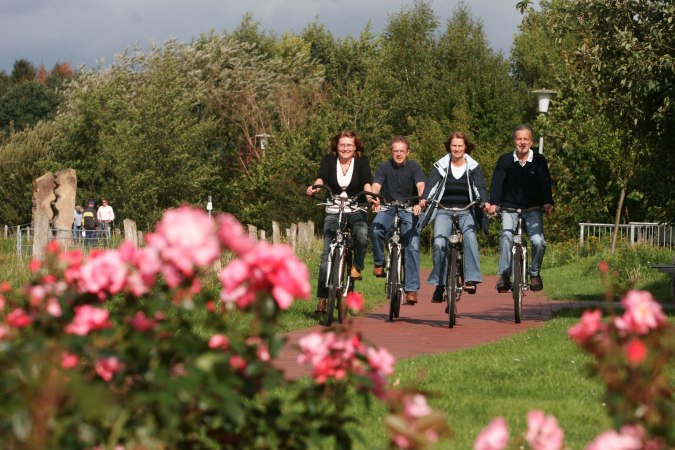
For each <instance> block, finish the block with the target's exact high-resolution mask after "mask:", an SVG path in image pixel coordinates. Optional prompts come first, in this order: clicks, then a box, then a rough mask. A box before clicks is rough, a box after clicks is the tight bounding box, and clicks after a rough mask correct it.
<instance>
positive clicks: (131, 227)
mask: <svg viewBox="0 0 675 450" xmlns="http://www.w3.org/2000/svg"><path fill="white" fill-rule="evenodd" d="M123 223H124V239H126V240H131V241H132V242H134V244H135V245H136V246H138V244H139V243H140V242H143V234H142V233H141V232H138V231H137V230H136V223H135V222H134V221H132V220H129V219H125V220H124V222H123ZM247 228H248V233H249V236H250V237H251V238H253V239H259V240H267V236H266V232H265V230H258V229H257V228H256V227H255V226H253V225H248V226H247ZM48 234H49V237H48V239H47V240H55V241H57V242H58V243H59V244H60V246H61V247H62V248H73V247H80V248H82V249H83V250H88V249H93V248H99V249H105V248H116V247H117V246H118V245H119V244H120V242H121V240H122V236H121V234H122V231H121V230H120V229H119V228H115V227H114V225H113V227H112V230H111V233H110V235H108V234H106V233H105V232H104V231H103V230H95V231H94V232H93V233H92V235H91V236H90V237H89V238H87V237H86V236H85V235H84V234H82V235H79V234H76V233H74V232H73V231H72V230H70V229H67V230H60V229H54V228H50V229H49V230H48ZM12 237H15V241H16V254H17V256H19V257H26V258H28V257H32V256H34V253H33V244H34V243H35V241H36V239H35V230H34V229H33V228H32V227H31V226H30V225H17V226H16V227H9V226H7V225H5V239H10V238H12ZM313 241H314V222H312V221H311V220H310V221H307V222H300V223H297V224H295V223H294V224H291V225H290V227H288V228H286V229H285V235H284V236H283V237H282V233H281V228H280V226H279V223H278V222H272V242H273V243H275V244H278V243H281V242H285V243H287V244H289V245H290V246H291V247H292V248H293V250H294V251H295V250H298V249H300V250H302V249H306V248H309V247H311V245H312V242H313Z"/></svg>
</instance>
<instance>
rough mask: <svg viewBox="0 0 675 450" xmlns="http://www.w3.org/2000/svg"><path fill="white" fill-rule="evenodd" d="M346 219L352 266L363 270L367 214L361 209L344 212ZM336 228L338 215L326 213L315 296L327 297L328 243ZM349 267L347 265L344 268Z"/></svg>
mask: <svg viewBox="0 0 675 450" xmlns="http://www.w3.org/2000/svg"><path fill="white" fill-rule="evenodd" d="M344 217H345V219H346V220H347V226H349V228H351V230H352V239H353V240H354V262H353V264H354V267H356V268H357V269H358V270H359V271H361V270H363V266H364V260H365V259H366V251H367V250H368V216H367V215H366V213H365V212H363V211H357V212H354V213H349V214H344ZM337 228H338V215H337V214H326V217H325V219H324V221H323V252H322V253H321V265H320V266H319V282H318V285H317V287H316V296H317V297H320V298H326V297H328V289H327V288H326V277H327V272H328V254H329V253H330V243H331V241H332V240H333V239H334V238H335V235H336V234H337ZM349 269H350V268H349V267H347V268H346V270H349Z"/></svg>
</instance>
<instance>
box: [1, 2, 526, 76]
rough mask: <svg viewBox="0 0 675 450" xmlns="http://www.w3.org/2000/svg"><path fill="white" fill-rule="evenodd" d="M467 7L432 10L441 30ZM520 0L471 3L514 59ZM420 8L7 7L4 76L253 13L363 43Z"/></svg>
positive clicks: (276, 26) (264, 24) (226, 23)
mask: <svg viewBox="0 0 675 450" xmlns="http://www.w3.org/2000/svg"><path fill="white" fill-rule="evenodd" d="M459 3H460V2H459V0H432V1H431V2H430V4H431V6H432V8H433V9H434V11H435V12H436V15H437V16H438V17H439V18H440V20H441V24H442V26H441V29H442V30H443V29H444V28H445V26H444V25H445V22H446V21H447V20H448V19H449V18H450V17H451V16H452V13H453V11H454V10H455V8H456V7H457V5H458V4H459ZM516 3H517V1H516V0H465V4H466V5H467V6H468V7H469V9H470V10H471V12H472V14H473V16H474V17H475V18H477V19H480V20H481V21H482V22H483V25H484V29H485V33H486V35H487V37H488V40H489V41H490V44H491V46H492V48H494V49H495V50H497V51H500V50H501V51H503V52H504V54H505V55H507V54H508V52H509V49H510V47H511V44H512V42H513V36H514V34H515V33H517V31H518V29H517V27H518V24H519V23H520V20H521V15H520V13H519V12H518V11H517V10H516V7H515V5H516ZM413 4H414V2H413V0H189V1H188V0H0V70H5V71H6V72H7V73H8V74H9V73H11V71H12V65H13V64H14V61H16V60H17V59H21V58H25V59H27V60H29V61H30V62H32V63H33V64H34V65H35V66H36V67H39V66H40V64H44V65H45V67H46V68H47V69H49V70H51V69H52V67H53V66H54V64H55V63H56V62H69V63H71V64H72V65H73V66H74V67H77V66H79V65H80V64H85V65H86V66H88V67H90V68H93V67H96V66H97V64H96V63H97V61H98V60H101V59H103V60H104V61H105V64H110V63H111V62H113V60H114V55H115V54H116V53H118V52H121V51H123V50H124V49H125V48H127V47H134V46H135V45H137V44H139V45H141V46H143V47H145V46H146V45H147V44H148V43H149V42H157V43H163V42H165V41H166V40H167V39H168V38H170V37H176V38H178V39H179V40H181V41H184V42H190V41H191V40H192V38H194V37H197V36H199V35H200V34H201V33H206V32H209V31H210V30H215V31H216V32H217V33H222V32H223V31H228V32H229V31H232V30H234V28H236V26H237V25H238V24H239V23H240V22H241V19H242V17H243V15H244V14H245V13H246V12H251V13H252V14H253V17H254V19H255V20H256V21H258V22H259V23H260V30H270V31H274V32H275V33H276V34H277V35H280V34H282V33H283V32H285V31H290V32H294V33H300V32H302V30H303V28H304V27H305V26H306V25H307V24H309V23H311V22H312V21H314V19H315V18H316V19H318V22H319V23H320V24H323V25H325V26H326V28H327V29H328V30H329V31H330V32H331V33H332V34H333V35H334V36H336V37H344V36H347V35H352V36H355V37H358V36H359V34H360V33H361V31H362V30H363V29H364V27H365V26H366V24H367V23H368V21H370V22H371V24H372V27H373V31H374V32H375V33H379V32H381V31H383V29H384V27H385V26H386V24H387V19H388V17H389V16H390V15H392V14H395V13H397V12H399V11H401V9H402V8H403V7H404V6H405V5H408V6H409V7H412V5H413Z"/></svg>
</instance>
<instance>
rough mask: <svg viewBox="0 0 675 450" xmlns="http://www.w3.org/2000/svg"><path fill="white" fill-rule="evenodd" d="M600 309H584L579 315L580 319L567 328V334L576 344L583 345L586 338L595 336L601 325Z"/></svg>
mask: <svg viewBox="0 0 675 450" xmlns="http://www.w3.org/2000/svg"><path fill="white" fill-rule="evenodd" d="M601 319H602V311H600V310H599V309H596V310H594V311H584V313H583V314H582V316H581V321H580V322H579V323H578V324H576V325H574V326H571V327H570V328H569V330H568V331H567V335H568V336H569V337H570V338H572V340H574V341H575V342H576V343H577V344H580V345H583V344H584V343H586V341H587V340H589V339H590V338H592V337H593V336H595V334H596V333H597V332H598V331H600V330H601V329H602V328H603V326H602V322H601V321H600V320H601Z"/></svg>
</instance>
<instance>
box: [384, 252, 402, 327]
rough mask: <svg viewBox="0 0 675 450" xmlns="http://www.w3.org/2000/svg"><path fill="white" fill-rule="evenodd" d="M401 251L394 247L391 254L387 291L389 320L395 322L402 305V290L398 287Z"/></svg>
mask: <svg viewBox="0 0 675 450" xmlns="http://www.w3.org/2000/svg"><path fill="white" fill-rule="evenodd" d="M399 257H400V256H399V253H398V248H396V247H394V248H393V249H392V250H391V253H390V254H389V261H390V264H389V268H390V270H389V277H388V287H387V291H388V293H389V322H393V321H394V318H396V317H398V313H399V310H400V306H401V292H400V290H399V289H398V282H399V277H398V275H399V272H398V271H399V267H398V266H399Z"/></svg>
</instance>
